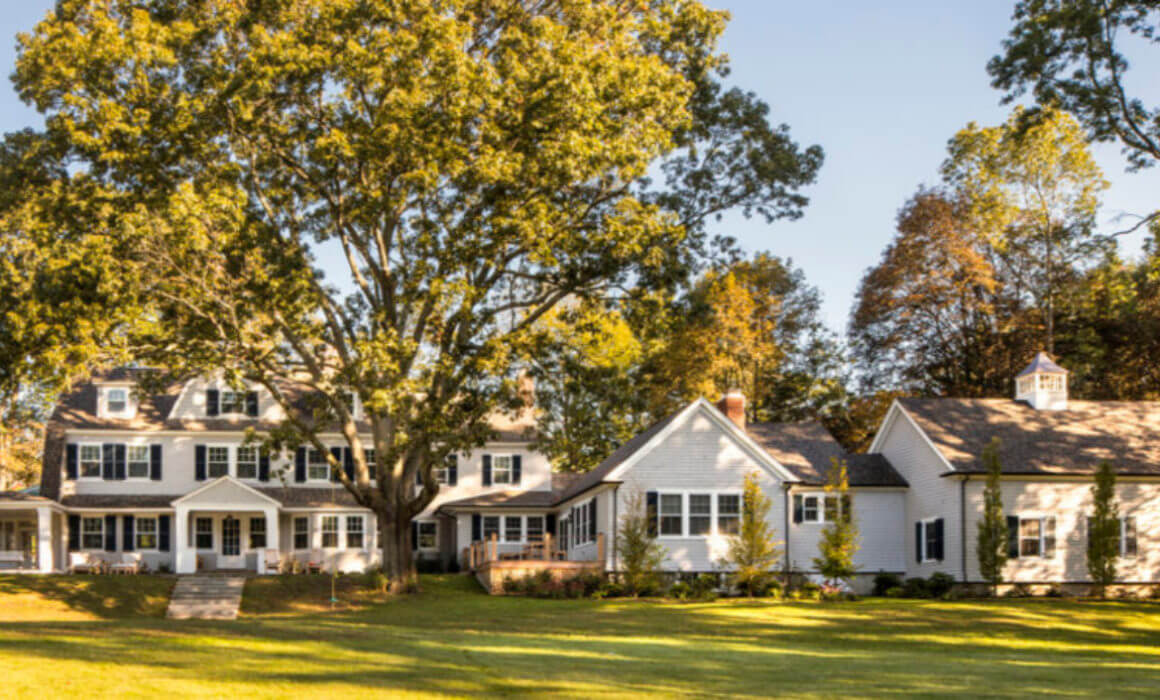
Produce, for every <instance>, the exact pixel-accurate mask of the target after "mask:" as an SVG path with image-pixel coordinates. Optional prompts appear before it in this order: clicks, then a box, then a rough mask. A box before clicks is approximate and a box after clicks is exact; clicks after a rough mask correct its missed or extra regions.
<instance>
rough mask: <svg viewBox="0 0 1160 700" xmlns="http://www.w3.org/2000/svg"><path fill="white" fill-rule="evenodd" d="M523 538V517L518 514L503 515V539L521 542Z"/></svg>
mask: <svg viewBox="0 0 1160 700" xmlns="http://www.w3.org/2000/svg"><path fill="white" fill-rule="evenodd" d="M523 539H524V523H523V518H521V517H520V516H518V515H505V516H504V518H503V541H504V542H521V541H523Z"/></svg>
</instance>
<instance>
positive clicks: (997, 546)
mask: <svg viewBox="0 0 1160 700" xmlns="http://www.w3.org/2000/svg"><path fill="white" fill-rule="evenodd" d="M1000 447H1002V444H1001V443H1000V441H999V438H992V439H991V442H989V443H987V446H986V447H984V448H983V454H982V457H981V458H982V461H983V469H985V470H986V472H987V481H986V483H985V484H984V486H983V517H982V518H980V519H979V522H978V523H977V525H976V528H977V529H976V532H975V556H976V557H978V560H979V575H980V576H982V577H983V580H984V581H986V582H987V583H988V584H989V585H990V586H991V594H992V595H994V594H995V593H996V592H997V590H998V588H999V584H1000V583H1003V567H1004V566H1006V565H1007V545H1008V542H1007V537H1008V532H1007V520H1006V518H1005V517H1004V516H1003V483H1002V481H1001V477H1002V475H1003V465H1002V462H1001V461H1000V459H999V449H1000Z"/></svg>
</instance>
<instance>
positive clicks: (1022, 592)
mask: <svg viewBox="0 0 1160 700" xmlns="http://www.w3.org/2000/svg"><path fill="white" fill-rule="evenodd" d="M1003 595H1004V597H1006V598H1027V597H1029V596H1030V595H1031V589H1030V588H1028V587H1027V584H1026V583H1016V584H1013V585H1012V586H1011V587H1010V588H1008V589H1007V592H1006V593H1004V594H1003Z"/></svg>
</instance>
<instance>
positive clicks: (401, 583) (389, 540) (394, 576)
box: [375, 509, 418, 593]
mask: <svg viewBox="0 0 1160 700" xmlns="http://www.w3.org/2000/svg"><path fill="white" fill-rule="evenodd" d="M375 516H376V517H377V519H378V522H379V551H380V556H381V557H382V568H383V574H384V575H386V577H387V580H388V581H389V582H390V591H391V593H408V592H411V591H414V590H415V584H416V583H417V582H418V577H417V575H416V572H415V562H414V559H413V558H412V556H411V523H410V522H409V521H407V520H406V519H405V518H402V517H398V516H395V515H393V514H391V513H388V512H386V509H382V510H381V511H379V512H376V513H375Z"/></svg>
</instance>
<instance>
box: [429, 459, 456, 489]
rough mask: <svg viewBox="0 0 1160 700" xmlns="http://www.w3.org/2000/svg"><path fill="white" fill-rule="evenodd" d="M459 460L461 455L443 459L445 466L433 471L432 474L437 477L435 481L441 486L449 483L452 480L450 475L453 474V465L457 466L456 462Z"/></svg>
mask: <svg viewBox="0 0 1160 700" xmlns="http://www.w3.org/2000/svg"><path fill="white" fill-rule="evenodd" d="M458 459H459V455H454V454H450V455H447V456H446V457H444V458H443V466H441V467H437V468H435V469H433V470H432V473H433V474H434V475H435V481H437V482H438V483H440V484H446V483H447V482H449V481H450V480H451V477H450V476H449V474H450V473H451V465H453V464H455V463H456V460H458Z"/></svg>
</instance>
